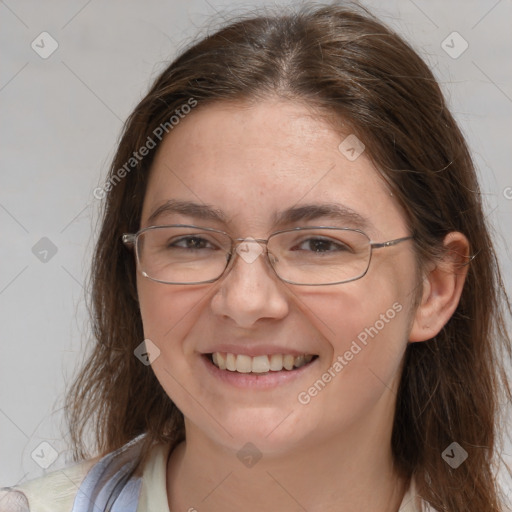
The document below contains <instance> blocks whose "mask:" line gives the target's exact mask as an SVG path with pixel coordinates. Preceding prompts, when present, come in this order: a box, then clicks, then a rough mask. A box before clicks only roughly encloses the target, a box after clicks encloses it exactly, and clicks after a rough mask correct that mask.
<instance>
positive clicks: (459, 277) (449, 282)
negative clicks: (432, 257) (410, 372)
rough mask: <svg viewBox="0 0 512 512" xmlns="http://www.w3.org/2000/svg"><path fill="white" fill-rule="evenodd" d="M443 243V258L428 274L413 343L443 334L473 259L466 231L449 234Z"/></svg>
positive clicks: (411, 334)
mask: <svg viewBox="0 0 512 512" xmlns="http://www.w3.org/2000/svg"><path fill="white" fill-rule="evenodd" d="M443 246H444V251H445V252H444V254H443V256H442V257H441V260H439V261H437V262H436V265H435V267H434V268H432V269H431V270H429V271H428V272H427V274H426V275H425V277H424V281H423V293H422V297H421V302H420V304H419V305H418V306H417V309H416V312H415V316H414V322H413V324H412V327H411V332H410V333H409V341H410V342H418V341H426V340H429V339H432V338H433V337H434V336H436V335H437V334H439V332H440V331H441V329H442V328H443V327H444V326H445V324H446V323H447V322H448V320H449V319H450V318H451V316H452V315H453V313H454V312H455V310H456V309H457V306H458V304H459V300H460V296H461V294H462V289H463V287H464V282H465V279H466V275H467V271H468V265H467V264H468V262H469V261H470V258H469V242H468V239H467V238H466V237H465V236H464V235H463V234H462V233H459V232H457V231H453V232H451V233H448V234H447V235H446V236H445V238H444V240H443Z"/></svg>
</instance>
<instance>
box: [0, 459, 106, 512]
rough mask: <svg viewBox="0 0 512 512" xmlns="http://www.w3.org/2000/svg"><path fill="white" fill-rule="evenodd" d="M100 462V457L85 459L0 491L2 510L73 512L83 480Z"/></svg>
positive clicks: (6, 511)
mask: <svg viewBox="0 0 512 512" xmlns="http://www.w3.org/2000/svg"><path fill="white" fill-rule="evenodd" d="M97 461H98V458H96V459H90V460H86V461H83V462H81V463H79V464H74V465H72V466H69V467H65V468H63V469H60V470H57V471H52V472H51V473H48V474H47V475H44V476H42V477H40V478H36V479H34V480H31V481H29V482H26V483H24V484H22V485H17V486H14V487H11V488H9V489H3V490H0V511H1V512H28V511H30V512H70V511H71V509H72V508H73V502H74V499H75V496H76V493H77V491H78V488H79V487H80V483H81V482H82V480H83V479H84V478H85V476H86V475H87V472H88V471H89V469H90V468H91V467H92V466H93V465H94V463H95V462H97Z"/></svg>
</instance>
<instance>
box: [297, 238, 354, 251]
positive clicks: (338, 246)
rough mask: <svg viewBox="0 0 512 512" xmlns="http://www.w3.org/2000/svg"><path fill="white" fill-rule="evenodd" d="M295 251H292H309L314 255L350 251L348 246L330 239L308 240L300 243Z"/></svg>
mask: <svg viewBox="0 0 512 512" xmlns="http://www.w3.org/2000/svg"><path fill="white" fill-rule="evenodd" d="M296 247H297V249H295V247H294V248H292V250H301V251H310V252H316V253H323V252H336V251H351V248H350V246H348V245H347V244H345V243H343V242H342V241H341V240H334V239H332V238H320V237H315V238H308V239H306V240H303V241H302V242H300V243H299V244H298V245H297V246H296Z"/></svg>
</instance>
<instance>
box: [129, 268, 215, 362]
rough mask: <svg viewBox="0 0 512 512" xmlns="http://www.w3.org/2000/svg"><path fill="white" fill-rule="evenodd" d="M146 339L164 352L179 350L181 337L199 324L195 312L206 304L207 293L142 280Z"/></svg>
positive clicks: (140, 299) (140, 280)
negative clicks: (195, 323)
mask: <svg viewBox="0 0 512 512" xmlns="http://www.w3.org/2000/svg"><path fill="white" fill-rule="evenodd" d="M137 290H138V295H139V304H140V311H141V316H142V323H143V326H144V336H145V337H146V338H149V339H150V340H152V341H153V342H154V343H156V344H157V345H158V347H159V348H160V350H161V351H164V352H165V351H170V350H171V349H172V350H175V349H176V348H177V345H179V343H177V341H178V340H180V339H181V338H182V337H183V336H182V334H183V333H184V332H186V331H187V329H189V328H190V327H191V326H192V325H193V324H194V322H195V321H196V311H199V310H200V309H201V308H200V305H201V303H202V302H203V301H204V300H206V298H207V292H206V290H204V289H203V290H202V291H201V290H199V289H198V288H197V287H190V286H189V287H183V286H179V287H178V286H175V285H165V284H162V283H156V282H153V281H150V280H148V279H144V278H140V279H139V280H138V281H137Z"/></svg>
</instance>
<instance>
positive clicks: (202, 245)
mask: <svg viewBox="0 0 512 512" xmlns="http://www.w3.org/2000/svg"><path fill="white" fill-rule="evenodd" d="M167 247H168V248H170V249H173V248H179V249H189V250H201V249H216V248H218V247H216V246H214V245H213V244H212V243H211V242H210V241H209V240H207V239H206V238H203V237H200V236H194V235H189V236H182V237H180V238H178V239H174V240H171V241H169V243H168V245H167Z"/></svg>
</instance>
